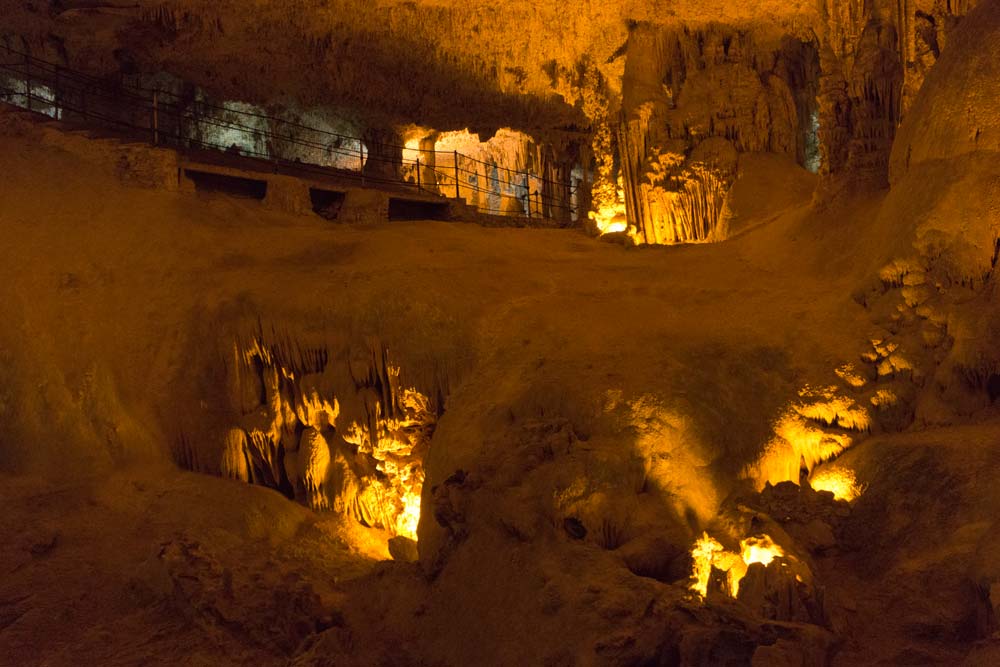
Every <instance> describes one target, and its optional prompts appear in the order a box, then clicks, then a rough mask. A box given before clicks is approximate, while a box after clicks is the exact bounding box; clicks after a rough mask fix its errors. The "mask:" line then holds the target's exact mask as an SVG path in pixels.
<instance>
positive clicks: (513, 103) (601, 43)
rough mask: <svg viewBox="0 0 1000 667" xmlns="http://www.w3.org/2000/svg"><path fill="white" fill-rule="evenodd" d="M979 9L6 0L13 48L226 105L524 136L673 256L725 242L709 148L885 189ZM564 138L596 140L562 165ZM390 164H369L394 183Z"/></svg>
mask: <svg viewBox="0 0 1000 667" xmlns="http://www.w3.org/2000/svg"><path fill="white" fill-rule="evenodd" d="M975 4H976V3H975V2H974V1H972V0H824V2H822V3H814V2H805V1H795V2H784V3H777V2H770V1H768V2H763V3H731V2H725V1H724V0H713V1H712V2H694V1H693V0H685V1H683V2H667V0H657V1H654V2H648V3H626V4H618V5H613V6H607V3H600V2H595V1H588V2H584V3H582V4H581V5H580V6H578V7H576V9H575V11H573V12H565V11H563V10H562V9H561V7H560V6H559V5H558V3H550V2H530V3H529V2H516V3H505V4H504V5H503V7H502V8H498V7H497V6H495V4H493V3H488V2H485V0H474V1H471V2H457V1H455V0H446V1H443V2H433V3H430V2H394V1H390V0H378V1H375V2H360V1H359V0H337V1H335V2H321V1H320V0H298V1H297V2H294V3H288V2H276V1H267V2H258V3H255V4H254V5H253V8H252V10H248V9H247V7H246V5H245V3H240V2H236V1H235V0H222V1H221V2H207V1H206V0H159V1H152V0H140V1H139V2H136V3H131V4H126V3H101V4H95V3H92V2H83V1H76V0H69V1H61V2H48V3H35V4H32V5H25V4H23V3H20V2H15V1H14V0H0V10H2V12H3V15H4V16H5V26H4V28H3V29H2V35H0V36H2V37H3V38H4V39H5V41H6V43H8V44H11V45H13V46H14V47H15V48H18V49H19V50H26V51H30V52H31V53H33V54H35V55H38V56H41V57H45V58H48V59H50V60H52V61H54V62H59V63H64V64H66V65H68V66H70V67H76V68H81V69H85V70H88V71H90V72H93V73H95V74H98V75H104V76H112V77H120V76H123V75H126V76H127V75H131V74H135V73H137V72H164V71H165V72H170V73H172V74H173V75H174V76H176V77H177V79H178V80H181V81H185V82H188V83H189V84H190V85H192V86H195V87H197V88H198V89H200V90H203V91H205V93H206V94H207V95H208V96H210V97H211V98H212V99H218V100H233V101H240V102H241V103H246V104H255V105H258V106H260V107H262V108H267V109H268V110H269V111H270V110H272V109H273V108H279V107H281V108H291V109H305V110H309V112H310V113H312V112H315V111H322V110H327V111H328V112H329V113H330V114H331V115H334V116H337V117H343V118H346V119H347V120H348V121H349V122H350V123H351V125H352V126H353V127H355V128H356V129H357V132H358V133H360V134H364V135H366V136H369V137H375V136H378V137H386V136H392V137H395V136H397V134H396V133H397V132H398V131H399V129H400V128H401V127H403V126H406V125H408V124H419V125H421V126H424V127H428V128H434V130H435V131H440V132H447V131H460V130H465V129H469V131H471V132H473V133H477V134H480V135H481V136H484V137H488V136H492V135H493V134H494V133H495V132H496V131H497V130H498V129H500V128H503V127H510V128H513V129H515V130H519V131H523V132H526V133H527V134H529V135H531V136H532V137H533V138H534V139H535V140H536V141H537V142H538V143H539V144H549V145H551V146H552V147H553V157H552V159H550V160H549V161H548V164H545V165H540V166H539V170H538V172H537V174H536V175H538V176H543V177H546V176H547V175H556V176H559V177H560V178H563V177H565V175H566V174H565V173H564V172H567V171H571V170H572V169H573V167H574V166H581V167H582V171H583V173H582V178H581V179H580V180H581V181H582V182H583V184H584V187H583V188H582V189H581V192H580V194H579V196H578V197H577V199H578V200H580V201H581V202H583V203H585V204H589V208H590V209H591V210H592V211H593V212H594V215H593V216H591V217H592V218H593V220H594V223H593V224H594V226H595V227H596V229H597V231H600V232H608V231H624V230H625V229H627V228H628V226H629V225H631V228H632V230H633V231H632V232H631V235H632V237H633V239H634V240H635V241H637V242H652V243H665V242H666V243H669V242H684V241H705V240H721V239H722V238H725V236H726V233H725V231H724V220H722V218H723V217H724V216H723V212H724V208H725V207H724V203H725V201H724V200H725V193H726V192H727V191H728V189H729V187H730V186H731V183H732V181H733V179H734V178H735V177H736V175H737V174H736V172H735V171H734V169H733V167H732V165H731V164H729V163H728V162H727V164H725V165H721V166H718V165H717V166H715V167H713V166H711V165H707V166H706V165H705V164H704V163H701V162H698V161H697V160H693V159H692V151H694V150H695V149H696V148H697V145H698V144H699V143H700V142H701V141H702V140H704V139H707V138H713V139H714V138H721V139H725V140H726V141H728V142H729V143H730V144H731V145H732V148H733V149H734V150H735V151H736V152H737V153H743V152H755V151H770V152H776V153H779V154H785V155H788V156H790V157H792V158H794V159H795V160H797V161H798V162H799V164H802V165H806V166H809V167H810V169H814V170H819V171H820V172H821V173H822V174H823V175H824V176H826V177H829V178H828V180H829V179H837V178H839V177H841V176H845V175H846V176H850V177H851V178H852V179H856V180H858V181H861V182H864V183H872V184H874V185H876V186H884V185H885V184H886V174H887V168H888V154H889V150H890V148H891V145H892V140H893V138H894V136H895V130H896V127H897V126H898V124H899V122H900V121H901V119H902V118H903V117H904V115H905V112H906V110H907V108H908V107H909V105H910V104H911V103H912V100H913V97H914V95H915V93H916V91H918V90H919V88H920V86H921V83H922V82H923V80H924V78H925V76H926V75H927V72H928V71H929V70H930V68H931V67H932V66H933V64H934V62H936V60H937V58H938V56H939V55H940V53H941V52H942V50H943V49H945V48H946V46H947V44H948V43H949V40H950V36H951V34H952V32H953V30H954V28H955V26H956V25H957V24H958V23H959V22H960V20H961V17H962V16H964V15H965V13H966V12H968V11H969V9H970V8H971V7H973V6H974V5H975ZM567 134H568V135H570V136H572V137H574V139H573V142H574V143H576V144H589V145H588V146H586V148H585V149H582V150H580V149H575V150H573V151H560V146H563V145H564V144H565V143H566V136H567ZM715 143H716V144H718V143H719V142H715ZM716 148H718V145H716ZM708 152H711V153H712V154H717V153H718V150H715V149H713V150H712V151H708ZM724 152H725V153H727V154H728V153H729V151H728V149H727V150H725V151H724ZM663 155H667V156H671V157H666V158H662V157H661V156H663ZM385 157H386V160H387V162H386V163H385V165H384V166H378V165H371V166H370V167H369V168H370V169H376V167H378V169H381V170H386V169H387V170H390V171H393V172H397V171H399V168H400V167H399V165H398V164H397V165H395V166H394V165H393V163H394V162H396V161H397V160H398V155H396V154H395V153H393V155H387V156H385ZM577 157H578V158H579V161H578V162H577V161H576V160H574V159H571V158H577ZM574 162H577V164H573V163H574ZM378 169H376V170H378ZM483 178H485V179H486V180H489V175H486V174H484V175H483ZM479 180H482V179H479ZM549 194H550V195H551V196H552V197H553V198H554V200H559V199H561V197H562V195H560V194H559V193H549ZM653 210H656V211H660V212H657V213H653V212H652V211H653ZM579 217H581V218H586V216H579Z"/></svg>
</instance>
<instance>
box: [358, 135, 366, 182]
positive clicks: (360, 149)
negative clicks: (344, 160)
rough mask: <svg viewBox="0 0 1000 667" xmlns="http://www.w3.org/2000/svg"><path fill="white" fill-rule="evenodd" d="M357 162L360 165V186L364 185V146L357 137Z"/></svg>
mask: <svg viewBox="0 0 1000 667" xmlns="http://www.w3.org/2000/svg"><path fill="white" fill-rule="evenodd" d="M358 164H359V165H361V167H360V171H361V187H364V186H365V147H364V143H363V142H362V141H361V140H360V139H358Z"/></svg>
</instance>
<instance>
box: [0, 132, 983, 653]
mask: <svg viewBox="0 0 1000 667" xmlns="http://www.w3.org/2000/svg"><path fill="white" fill-rule="evenodd" d="M5 127H6V129H5V131H4V133H3V135H2V138H0V142H2V149H3V150H2V151H0V172H2V173H3V179H2V180H0V225H2V227H3V231H4V234H3V238H4V242H3V245H2V250H0V253H2V255H0V304H2V305H0V317H2V321H3V322H4V326H3V327H2V329H0V373H2V375H3V377H4V382H3V383H2V384H3V388H2V392H0V424H2V431H0V438H2V440H0V443H2V452H3V458H2V468H3V470H4V471H5V473H4V475H5V477H4V480H3V484H2V485H0V487H2V489H3V490H2V491H0V495H2V499H0V500H2V506H3V507H4V512H3V514H2V518H0V521H2V526H3V530H2V535H3V537H4V540H3V546H2V547H0V554H2V559H0V563H2V567H3V571H4V578H3V580H2V583H0V605H2V606H0V613H2V616H0V621H2V622H0V655H3V656H4V658H3V660H4V661H6V662H9V664H39V665H40V664H47V665H59V664H122V665H131V664H178V663H185V664H250V663H253V664H257V665H265V664H288V663H289V662H290V661H291V662H293V663H294V664H299V665H329V664H359V665H361V664H366V665H367V664H384V665H396V664H434V665H436V664H441V665H451V664H553V665H557V664H671V660H674V659H675V658H677V657H678V656H680V657H683V658H684V659H686V660H688V661H689V662H692V663H695V664H718V663H719V662H720V661H722V660H723V659H733V660H737V661H744V662H745V661H749V660H750V657H751V656H752V655H754V654H755V653H754V652H755V651H756V650H759V649H758V648H757V646H758V645H762V646H764V648H765V649H766V650H764V651H763V652H762V653H760V654H757V660H758V661H763V660H766V659H768V656H770V657H771V658H774V657H775V656H776V655H778V654H780V655H782V656H784V659H790V660H792V662H793V664H794V661H795V660H798V661H799V663H800V664H801V663H802V661H806V663H807V664H814V662H815V661H816V660H817V659H822V657H823V656H824V655H825V654H826V653H827V652H828V650H829V648H830V646H829V642H830V636H829V635H828V634H826V633H825V632H824V631H821V630H819V629H817V628H816V626H810V625H804V624H786V625H781V624H776V623H762V622H761V621H760V620H759V619H756V620H755V619H753V618H751V617H750V616H749V615H748V613H747V611H746V610H745V609H743V608H741V607H740V606H739V605H737V604H735V603H732V602H726V601H713V602H711V603H710V604H707V605H705V604H702V603H701V602H700V601H699V600H697V599H696V598H694V597H693V596H691V595H690V594H689V593H688V592H687V590H686V582H684V581H675V580H676V579H677V576H678V573H677V572H676V571H672V570H675V569H676V566H675V563H674V562H673V561H674V560H676V558H673V559H667V560H668V562H660V561H658V560H657V557H658V556H662V554H663V553H665V552H667V551H668V550H669V549H671V548H674V549H676V548H677V545H678V544H683V545H684V546H685V548H686V547H687V545H688V544H690V540H691V539H692V538H693V537H694V536H696V535H697V534H699V532H700V530H702V529H703V528H707V527H709V526H711V525H712V524H713V521H714V520H715V515H716V512H717V510H718V508H719V506H720V505H721V504H722V503H723V501H724V500H725V499H726V498H727V497H730V496H731V494H733V493H734V492H739V493H748V492H749V490H748V489H747V487H746V485H745V483H743V482H741V481H740V479H739V478H740V473H741V471H742V470H743V469H744V467H745V466H746V465H747V464H749V463H751V462H753V461H754V460H756V458H757V457H758V455H759V454H760V453H761V450H762V448H763V446H764V444H765V443H766V442H767V440H768V439H769V438H770V436H771V430H772V425H773V423H774V421H775V419H776V418H777V417H778V416H779V415H780V414H781V411H782V410H783V409H784V408H785V407H786V406H787V404H788V402H789V401H791V400H794V399H795V398H796V397H797V396H798V392H799V390H800V389H801V388H802V386H803V385H804V384H807V383H809V384H822V383H828V382H834V381H835V378H836V376H835V373H834V371H835V369H836V368H838V367H839V366H840V365H841V364H843V363H845V362H847V361H851V360H856V359H857V358H858V357H859V355H860V354H861V353H863V352H864V351H865V349H866V346H868V347H869V348H870V346H871V343H870V340H871V339H872V338H873V337H875V336H876V335H879V332H880V331H883V324H884V323H883V322H876V321H874V319H873V318H874V315H873V314H872V312H869V310H866V308H865V307H864V306H863V305H861V302H862V301H863V300H861V299H858V298H857V294H858V293H859V290H862V289H863V288H864V286H866V285H869V284H870V282H871V280H872V276H873V275H875V274H876V273H877V272H878V270H879V268H881V267H882V266H884V265H885V263H886V262H887V261H889V260H890V259H893V258H894V257H895V256H896V255H895V253H896V252H897V248H890V247H889V245H888V244H886V243H884V242H883V241H884V239H885V238H886V237H887V235H890V234H893V235H895V234H896V233H897V232H898V228H895V227H893V226H892V225H894V224H898V221H895V220H892V219H889V218H887V216H880V215H879V205H880V203H881V195H879V194H872V195H865V194H857V195H853V194H851V195H849V196H845V197H843V198H842V199H841V200H840V201H838V202H837V203H825V204H823V203H820V204H817V205H814V204H813V200H812V189H813V180H812V177H810V176H809V175H807V174H805V173H803V172H802V171H801V170H799V169H798V168H797V167H794V166H793V165H790V164H788V163H780V162H775V161H774V160H773V159H772V158H760V164H756V165H755V163H754V158H750V159H748V162H747V163H746V165H745V166H746V172H747V174H748V176H747V179H748V180H747V181H746V183H759V184H760V186H759V187H760V189H759V190H758V189H757V188H756V187H755V188H746V190H747V191H746V192H745V195H744V196H745V197H746V202H744V203H741V202H739V201H737V202H736V203H735V204H734V207H735V210H736V212H737V214H740V213H741V212H742V215H744V216H745V217H746V219H745V220H742V221H741V227H743V228H746V229H748V230H749V231H747V232H746V233H745V234H742V235H741V236H739V237H738V238H736V239H733V240H732V241H731V242H728V243H725V244H720V245H712V246H707V245H703V246H685V247H671V248H643V249H627V248H625V247H622V246H618V245H614V244H610V243H604V242H600V241H596V240H593V239H591V238H588V237H586V236H585V235H583V234H582V233H578V232H572V231H556V230H526V229H484V228H481V227H477V226H473V225H463V224H446V223H433V222H420V223H404V224H390V225H382V226H372V227H360V226H357V227H349V226H348V227H342V226H331V225H330V224H329V223H328V222H326V221H324V220H322V219H320V218H315V219H314V218H309V217H302V218H292V217H287V216H282V215H278V214H275V213H267V212H264V211H262V210H261V209H259V208H258V207H257V206H256V205H255V204H254V203H252V202H249V201H241V200H232V199H226V198H221V197H211V196H209V197H195V196H184V195H179V194H171V193H164V192H157V191H150V190H143V189H138V188H125V187H122V185H121V183H120V182H119V181H118V179H117V177H116V176H115V170H116V165H115V164H113V163H110V164H109V163H108V162H107V161H106V160H105V159H104V157H102V156H95V155H89V154H88V153H87V150H86V147H85V146H75V145H71V144H66V145H61V146H53V145H47V146H42V145H39V139H38V137H37V136H34V135H32V133H31V130H30V129H25V128H23V127H21V126H19V125H18V124H16V123H10V124H5ZM776 174H780V175H782V176H783V178H777V177H776ZM775 182H777V183H780V184H782V185H785V187H786V188H787V190H786V191H787V193H788V194H787V197H786V196H782V197H764V196H763V192H765V191H767V190H769V189H773V188H774V187H775ZM762 202H764V204H766V205H764V204H762ZM894 238H898V236H894ZM258 316H259V317H260V318H261V319H262V320H263V321H266V322H267V323H268V324H269V325H272V326H274V327H276V328H277V329H278V330H280V331H284V332H288V333H290V334H291V335H294V336H295V338H296V339H297V340H301V341H303V342H305V343H309V342H322V343H323V344H325V345H327V346H328V348H329V349H330V350H331V352H332V355H333V357H334V358H337V359H349V358H351V356H352V354H354V351H355V350H356V349H357V348H358V347H359V346H362V345H363V344H364V341H365V340H366V339H369V338H370V337H372V336H377V337H378V338H379V339H380V340H381V341H382V342H383V343H385V344H386V345H387V346H388V347H389V349H390V350H392V351H393V353H394V358H395V360H396V361H397V363H398V364H399V365H400V366H401V367H402V368H403V369H404V377H405V379H406V381H407V382H408V383H412V384H414V385H417V386H418V387H420V388H421V389H423V390H425V391H428V392H433V391H435V390H440V391H443V392H445V393H446V395H447V399H446V405H445V407H446V410H445V414H444V416H443V417H442V418H441V420H440V422H439V425H438V430H437V431H436V433H435V436H434V440H433V442H432V447H431V454H430V457H429V459H428V461H427V473H428V485H427V487H426V488H425V495H424V506H425V512H424V515H423V518H422V525H421V529H420V535H421V552H422V560H423V561H424V562H423V566H424V568H423V569H421V568H420V567H419V566H417V565H414V564H398V563H389V564H380V563H377V562H376V561H377V560H378V559H380V558H385V557H386V553H385V551H384V550H383V548H382V546H381V545H382V544H383V540H384V538H385V536H384V535H381V534H378V533H374V534H373V533H369V532H367V531H361V530H358V529H356V528H353V527H351V526H350V525H349V524H347V523H342V522H341V521H340V520H339V519H337V518H336V517H332V516H329V515H323V516H317V515H315V514H313V513H311V512H309V511H308V510H305V509H303V508H301V507H299V506H297V505H295V504H293V503H291V502H288V501H286V500H285V499H284V498H282V497H281V496H280V495H278V494H276V493H274V492H271V491H268V490H265V489H261V488H253V487H248V486H245V485H241V484H238V483H235V482H228V481H224V480H218V479H213V478H211V477H207V476H198V475H191V474H188V473H180V472H177V471H176V470H174V469H172V468H171V467H170V465H169V463H167V459H168V452H169V451H170V449H171V445H172V444H173V443H174V442H175V441H176V439H177V437H178V434H179V432H182V431H183V430H184V426H185V425H186V424H187V423H189V422H191V421H192V420H193V419H194V418H193V417H192V415H195V414H198V415H201V417H200V419H202V420H203V421H204V420H207V421H212V419H213V418H215V416H218V418H219V420H220V422H223V423H224V420H225V417H226V415H225V414H224V408H223V404H224V401H223V400H222V399H221V398H220V397H219V396H216V395H215V393H214V392H215V389H216V388H217V383H215V381H214V380H213V377H214V375H215V374H218V372H219V371H218V366H219V355H220V351H225V350H227V349H228V346H229V345H231V341H232V340H233V337H234V336H235V335H238V334H240V333H241V332H242V331H244V327H245V326H246V324H247V321H248V320H254V321H255V320H256V318H257V317H258ZM990 414H991V413H989V412H986V413H982V414H981V415H980V417H979V418H980V419H986V418H988V417H989V416H990ZM197 437H205V438H208V437H210V434H198V435H197ZM995 442H996V431H995V425H994V424H991V423H990V422H988V421H987V422H985V423H984V424H981V425H979V426H965V427H961V428H953V429H949V430H937V431H934V430H929V431H926V432H924V433H917V434H907V435H905V436H895V435H879V436H878V438H876V439H872V440H870V441H869V442H867V443H865V444H862V445H860V446H858V447H857V448H856V449H854V450H851V451H850V452H849V453H848V455H847V458H845V461H850V462H851V465H852V466H853V467H854V468H856V469H857V471H858V474H859V478H860V479H862V481H863V482H865V483H866V484H868V490H867V491H866V493H865V494H864V495H863V496H862V498H861V499H860V500H859V501H857V503H856V505H855V507H854V509H853V510H852V512H851V514H850V516H849V517H847V518H846V519H845V521H844V522H843V523H842V524H841V525H840V527H839V531H840V533H839V534H838V535H837V536H836V537H837V549H836V551H835V552H831V553H828V554H826V555H824V556H823V557H821V558H820V557H817V559H816V568H815V572H816V574H817V576H818V578H819V580H820V581H821V582H822V584H823V585H824V586H825V587H826V589H827V590H828V597H829V600H830V603H829V609H828V611H829V613H830V616H831V624H832V629H833V630H834V633H835V634H836V635H838V636H839V638H840V640H841V641H842V649H841V653H840V658H839V659H840V660H841V661H842V662H843V663H844V664H865V663H870V662H872V661H875V660H879V659H885V660H888V661H891V662H896V663H899V662H900V661H904V662H905V661H907V660H908V661H910V662H911V663H912V662H917V663H922V664H923V663H929V662H933V661H940V662H944V663H950V664H954V663H956V662H958V661H959V660H960V659H961V658H962V656H963V655H964V654H965V653H966V652H967V651H968V649H969V647H970V642H971V641H972V639H973V638H977V637H978V638H981V637H987V636H989V633H990V632H991V631H992V630H991V625H990V623H991V622H992V621H990V620H989V616H990V614H991V613H992V608H991V607H990V605H989V604H984V603H983V600H982V590H983V587H984V586H985V589H986V590H989V588H990V587H991V586H992V585H993V584H992V582H993V581H994V580H1000V578H998V577H997V575H996V573H995V570H993V569H992V565H991V562H993V560H994V559H991V558H990V555H991V554H992V553H993V547H992V543H991V542H990V538H989V536H990V534H991V533H992V532H993V531H992V530H991V527H992V523H991V522H992V519H991V514H992V508H994V507H996V503H995V502H994V499H993V498H992V495H991V493H992V486H993V485H992V484H991V480H993V479H996V475H995V461H994V457H992V454H991V451H992V449H991V446H990V445H991V444H992V443H995ZM969 443H972V444H969ZM209 444H210V443H208V442H200V441H196V442H194V447H195V448H196V449H198V448H201V447H204V448H205V449H206V450H208V449H210V447H209ZM973 445H975V446H973ZM637 460H638V461H643V462H647V463H648V462H649V461H655V462H657V465H656V466H653V467H651V468H643V467H642V465H640V469H641V470H643V471H644V472H643V473H642V475H641V476H640V477H639V478H633V477H632V476H633V475H634V474H635V473H636V469H635V467H634V462H635V461H637ZM932 464H933V465H932ZM458 470H463V471H464V472H465V473H467V474H466V475H464V476H462V477H461V478H457V477H455V475H454V474H455V473H456V471H458ZM448 480H451V481H450V482H449V481H448ZM644 480H645V481H644ZM647 481H648V482H649V483H648V484H647V483H646V482H647ZM433 486H438V487H439V488H441V489H443V492H442V493H438V494H437V495H435V493H434V492H433V491H432V490H431V489H432V487H433ZM622 489H630V491H629V492H628V493H624V492H622ZM427 508H432V511H428V509H427ZM439 510H440V511H439ZM966 510H967V511H966ZM571 516H572V517H577V518H578V522H579V523H582V525H583V526H584V527H588V526H589V529H590V530H589V532H588V536H587V537H586V539H574V536H573V535H572V534H571V533H572V532H573V531H568V530H567V529H566V526H567V524H566V523H565V522H564V519H566V518H571ZM620 517H625V520H622V521H621V522H620V523H619V522H618V519H619V518H620ZM442 522H443V523H446V524H448V525H449V527H448V529H447V531H446V530H444V527H443V525H442ZM570 525H572V524H570ZM459 533H461V534H459ZM456 535H458V537H456ZM674 555H675V556H677V555H678V554H677V553H675V554H674ZM644 559H652V562H647V560H644ZM661 560H662V559H661ZM647 565H648V566H649V567H651V568H652V569H653V570H655V571H656V575H657V576H656V578H653V577H650V576H640V575H638V574H636V573H635V572H636V571H646V566H647ZM427 570H431V571H434V572H435V573H436V578H434V579H433V580H428V579H427V578H426V576H425V574H424V573H425V571H427ZM661 570H662V571H661ZM977 591H978V592H977ZM924 600H927V601H930V602H922V601H924ZM986 600H987V601H988V600H989V597H988V595H987V596H986ZM915 605H927V607H926V608H925V609H926V610H928V611H931V612H933V613H931V614H922V615H920V620H919V623H917V622H916V621H913V620H910V619H908V617H907V615H906V613H907V610H911V609H914V608H919V607H915ZM931 607H933V609H931ZM980 616H982V618H979V617H980ZM977 619H978V620H977ZM779 642H784V643H779ZM989 650H991V649H990V646H988V645H982V646H977V648H976V651H977V652H978V655H980V656H986V658H984V659H985V660H987V662H988V655H989V654H988V651H989ZM772 662H773V661H772Z"/></svg>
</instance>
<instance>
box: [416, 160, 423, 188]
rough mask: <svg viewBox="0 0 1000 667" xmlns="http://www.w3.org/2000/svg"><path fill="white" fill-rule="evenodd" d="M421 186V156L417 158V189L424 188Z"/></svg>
mask: <svg viewBox="0 0 1000 667" xmlns="http://www.w3.org/2000/svg"><path fill="white" fill-rule="evenodd" d="M422 189H423V188H421V187H420V158H417V190H422Z"/></svg>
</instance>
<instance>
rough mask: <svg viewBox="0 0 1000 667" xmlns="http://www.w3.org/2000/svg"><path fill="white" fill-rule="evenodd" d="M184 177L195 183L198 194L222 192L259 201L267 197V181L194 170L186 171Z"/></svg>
mask: <svg viewBox="0 0 1000 667" xmlns="http://www.w3.org/2000/svg"><path fill="white" fill-rule="evenodd" d="M184 175H185V176H187V177H188V178H190V179H191V180H192V181H193V182H194V188H195V190H196V191H197V192H221V193H223V194H227V195H230V196H233V197H244V198H247V199H258V200H262V199H264V197H266V196H267V181H258V180H256V179H253V178H240V177H239V176H227V175H225V174H212V173H209V172H205V171H195V170H193V169H185V170H184Z"/></svg>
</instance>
